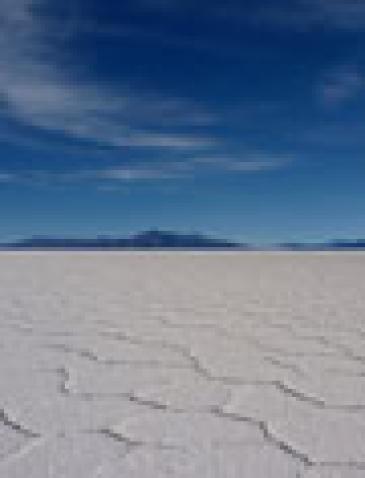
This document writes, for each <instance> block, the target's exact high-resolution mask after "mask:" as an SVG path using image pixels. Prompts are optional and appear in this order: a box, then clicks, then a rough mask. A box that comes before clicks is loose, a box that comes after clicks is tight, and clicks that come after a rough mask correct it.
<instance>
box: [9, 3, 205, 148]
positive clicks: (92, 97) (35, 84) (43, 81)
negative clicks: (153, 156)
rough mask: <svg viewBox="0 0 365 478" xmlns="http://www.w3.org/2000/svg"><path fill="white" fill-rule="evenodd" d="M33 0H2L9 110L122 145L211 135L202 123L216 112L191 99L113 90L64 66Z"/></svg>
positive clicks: (38, 124) (194, 142)
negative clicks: (60, 65)
mask: <svg viewBox="0 0 365 478" xmlns="http://www.w3.org/2000/svg"><path fill="white" fill-rule="evenodd" d="M32 4H33V2H32V1H31V0H13V1H12V2H11V3H10V1H9V0H4V1H3V2H2V3H1V5H0V22H1V25H2V29H1V32H0V67H1V73H0V100H2V103H3V105H4V108H3V109H4V110H5V111H6V112H7V114H8V116H9V117H10V118H12V119H14V120H16V121H18V122H19V123H20V124H23V125H26V126H31V127H34V128H37V129H39V130H42V131H46V132H51V133H56V134H61V135H63V136H64V137H65V139H66V140H67V138H69V139H72V140H80V141H86V142H90V143H95V144H99V145H103V146H108V147H112V148H117V149H120V148H126V147H130V148H157V149H170V150H178V151H185V150H194V149H201V148H206V147H210V146H211V145H212V144H213V143H214V142H213V141H212V139H210V138H206V137H205V136H204V135H203V134H201V132H200V130H199V128H200V127H201V126H204V125H205V124H206V123H209V122H210V121H212V117H211V116H210V115H209V114H208V113H206V112H204V111H201V109H200V108H198V107H197V106H196V105H195V104H193V103H192V102H191V101H189V100H184V99H180V98H178V99H176V98H170V97H164V96H161V95H159V94H155V93H153V92H152V93H151V92H143V91H142V92H140V91H134V90H133V89H131V88H130V87H128V86H126V85H124V86H122V87H120V88H118V90H115V89H113V88H112V87H110V85H105V86H104V85H102V84H95V83H91V84H89V83H86V82H85V81H81V80H77V79H75V78H72V76H68V75H67V72H65V71H61V70H60V68H58V66H57V61H56V58H55V56H56V52H53V51H52V50H51V51H49V48H48V47H47V45H46V42H45V37H46V36H47V35H48V36H49V35H50V33H49V31H50V29H49V28H48V25H47V18H46V17H45V16H42V17H40V18H38V17H36V16H34V15H33V13H32V9H31V7H32ZM48 43H51V42H48ZM45 58H48V60H45ZM50 58H52V61H51V60H50ZM186 129H189V130H193V132H189V133H186V132H185V130H186ZM194 129H196V131H194Z"/></svg>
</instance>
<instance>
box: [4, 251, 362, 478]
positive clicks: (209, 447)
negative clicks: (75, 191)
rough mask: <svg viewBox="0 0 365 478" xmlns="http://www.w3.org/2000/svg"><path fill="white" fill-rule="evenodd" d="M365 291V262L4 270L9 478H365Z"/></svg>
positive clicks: (330, 257) (165, 258)
mask: <svg viewBox="0 0 365 478" xmlns="http://www.w3.org/2000/svg"><path fill="white" fill-rule="evenodd" d="M364 284H365V254H363V253H297V254H296V253H275V252H273V253H258V252H254V253H240V252H222V253H217V252H206V253H193V252H180V253H174V252H154V253H147V252H146V253H142V252H134V253H130V252H120V253H117V252H110V253H102V252H100V253H98V252H95V253H86V252H83V253H81V252H80V253H76V252H53V253H52V252H49V253H42V252H39V253H38V252H34V253H27V252H17V253H10V252H7V253H5V252H3V253H1V254H0V476H1V478H61V477H62V478H96V477H100V478H121V477H126V478H165V477H173V478H174V477H176V478H245V477H247V478H360V477H361V478H363V477H365V313H364V307H365V303H364V301H365V286H364Z"/></svg>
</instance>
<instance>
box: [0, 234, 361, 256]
mask: <svg viewBox="0 0 365 478" xmlns="http://www.w3.org/2000/svg"><path fill="white" fill-rule="evenodd" d="M0 248H2V249H52V250H53V249H60V250H61V249H81V250H82V249H89V250H92V249H102V250H104V249H237V250H260V249H261V250H264V249H268V250H284V251H332V250H333V251H338V250H365V239H357V240H342V239H341V240H333V241H329V242H321V243H319V242H318V243H301V242H290V243H281V244H272V245H266V246H261V247H260V246H257V245H253V244H247V243H245V244H244V243H238V242H232V241H228V240H225V239H216V238H212V237H209V236H205V235H202V234H182V233H178V232H174V231H160V230H154V229H153V230H150V231H145V232H141V233H139V234H135V235H133V236H128V237H121V238H114V237H108V236H98V237H96V238H91V239H80V238H73V239H70V238H59V237H48V236H41V237H31V238H29V239H24V240H21V241H18V242H13V243H8V244H2V245H1V244H0Z"/></svg>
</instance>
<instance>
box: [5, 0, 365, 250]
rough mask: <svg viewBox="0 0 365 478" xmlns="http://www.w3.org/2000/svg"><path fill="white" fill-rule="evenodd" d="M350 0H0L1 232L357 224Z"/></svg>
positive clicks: (274, 231) (361, 8)
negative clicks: (223, 0) (244, 0)
mask: <svg viewBox="0 0 365 478" xmlns="http://www.w3.org/2000/svg"><path fill="white" fill-rule="evenodd" d="M364 46H365V3H364V2H361V1H358V0H290V1H288V0H278V1H276V2H272V1H267V0H256V1H253V0H252V1H247V2H242V1H239V0H227V1H225V2H222V1H219V0H210V1H209V2H208V1H204V0H200V1H198V2H197V1H192V0H124V1H123V2H120V1H115V0H109V1H108V2H101V1H100V0H72V1H71V0H64V1H63V2H60V1H59V0H37V1H36V0H2V1H1V3H0V217H1V222H0V240H8V239H16V238H21V237H24V236H29V235H39V234H49V235H62V236H63V235H67V236H75V235H77V236H93V235H96V234H111V235H121V234H128V233H131V232H135V231H139V230H144V229H148V228H151V227H153V228H155V227H159V228H164V229H177V230H180V231H201V232H206V233H209V234H214V235H217V236H224V237H229V238H234V239H239V240H243V241H253V242H275V241H292V240H302V241H307V240H322V239H328V238H334V237H336V238H338V237H341V238H342V237H346V238H353V237H364V236H365V214H364V211H365V193H364V189H365V188H364V184H365V181H364V179H365V157H364V152H365V122H364V111H365V108H364V107H365V60H364V54H363V51H364Z"/></svg>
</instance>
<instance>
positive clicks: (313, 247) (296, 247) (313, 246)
mask: <svg viewBox="0 0 365 478" xmlns="http://www.w3.org/2000/svg"><path fill="white" fill-rule="evenodd" d="M278 248H279V249H282V250H289V251H338V250H360V249H365V239H353V240H344V239H340V240H337V239H336V240H333V241H328V242H316V243H315V242H313V243H301V242H294V243H293V242H290V243H284V244H279V245H278Z"/></svg>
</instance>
